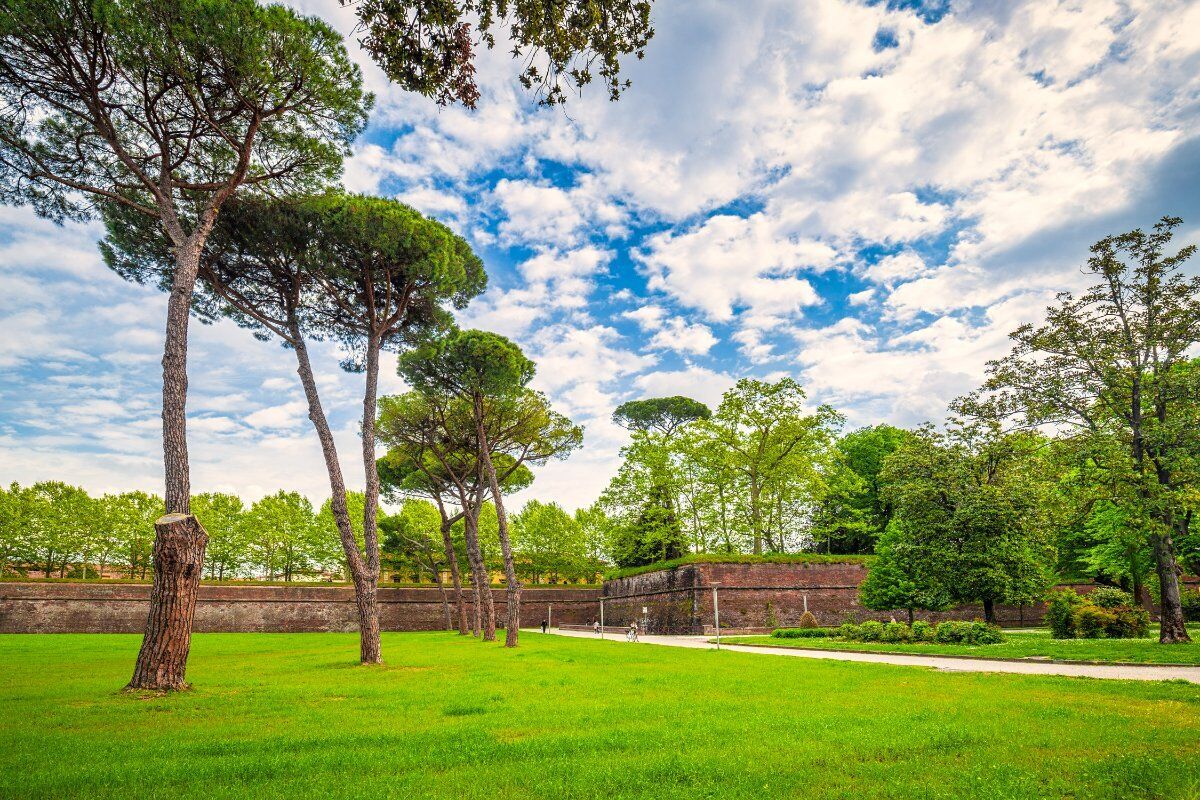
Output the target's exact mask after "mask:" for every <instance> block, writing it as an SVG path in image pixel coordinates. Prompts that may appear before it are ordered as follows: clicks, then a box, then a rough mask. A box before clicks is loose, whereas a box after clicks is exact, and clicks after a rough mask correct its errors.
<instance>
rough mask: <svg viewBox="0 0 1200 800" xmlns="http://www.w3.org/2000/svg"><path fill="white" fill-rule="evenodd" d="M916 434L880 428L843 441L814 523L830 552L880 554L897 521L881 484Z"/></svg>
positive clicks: (818, 538)
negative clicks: (878, 546)
mask: <svg viewBox="0 0 1200 800" xmlns="http://www.w3.org/2000/svg"><path fill="white" fill-rule="evenodd" d="M911 435H912V434H910V433H909V432H908V431H906V430H903V429H902V428H895V427H892V426H891V425H875V426H873V427H869V428H861V429H859V430H857V431H853V432H851V433H848V434H846V435H845V436H843V437H841V438H840V439H838V440H837V443H836V444H835V445H834V449H833V453H832V459H831V464H830V468H829V470H828V471H827V473H826V477H825V489H824V491H823V492H822V495H821V498H820V501H819V503H818V505H817V509H816V513H815V518H814V520H813V537H814V539H815V540H816V542H817V545H818V547H823V549H824V550H825V552H827V553H871V552H874V547H875V541H876V540H877V539H878V538H879V537H880V536H881V535H882V534H883V531H884V530H885V529H886V528H887V526H888V523H889V522H890V521H891V517H892V508H891V506H890V505H889V504H888V503H887V502H886V501H885V500H884V497H883V491H882V488H883V487H882V486H881V484H880V480H879V476H880V473H881V472H882V471H883V463H884V461H885V460H886V459H887V457H888V456H889V455H890V454H891V453H892V452H893V451H895V450H896V448H897V447H899V446H900V445H901V444H903V443H904V442H905V441H907V440H908V439H909V438H910V437H911ZM893 608H901V606H893Z"/></svg>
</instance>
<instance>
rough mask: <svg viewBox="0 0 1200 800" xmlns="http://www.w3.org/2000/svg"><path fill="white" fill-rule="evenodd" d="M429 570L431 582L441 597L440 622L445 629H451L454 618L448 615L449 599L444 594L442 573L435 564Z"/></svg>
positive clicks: (444, 586) (452, 628)
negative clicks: (441, 618) (442, 619)
mask: <svg viewBox="0 0 1200 800" xmlns="http://www.w3.org/2000/svg"><path fill="white" fill-rule="evenodd" d="M430 571H431V572H432V573H433V582H434V583H436V584H437V587H438V594H440V595H441V597H442V617H443V618H444V619H445V622H443V623H442V624H444V625H445V626H446V630H448V631H452V630H454V620H453V618H452V617H451V616H450V599H449V598H448V597H447V596H446V584H445V583H444V582H443V581H442V573H441V572H439V571H438V569H437V567H436V566H435V567H434V568H433V569H431V570H430ZM418 582H419V581H418Z"/></svg>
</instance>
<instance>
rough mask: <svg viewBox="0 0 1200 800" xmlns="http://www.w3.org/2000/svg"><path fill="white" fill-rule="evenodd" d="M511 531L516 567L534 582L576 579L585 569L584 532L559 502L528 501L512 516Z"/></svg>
mask: <svg viewBox="0 0 1200 800" xmlns="http://www.w3.org/2000/svg"><path fill="white" fill-rule="evenodd" d="M512 532H513V543H514V548H515V550H516V553H517V563H518V570H519V572H520V573H523V576H524V577H526V578H528V579H531V580H532V581H533V582H534V583H538V582H539V579H544V582H546V583H558V582H559V581H562V580H568V581H569V580H576V579H578V578H579V577H580V575H582V574H584V573H586V572H587V570H588V566H589V565H588V563H587V558H586V550H585V544H584V538H583V531H582V529H580V527H579V525H578V523H576V521H575V518H574V517H572V516H571V515H570V514H568V513H567V512H566V511H565V510H564V509H563V507H562V506H560V505H559V504H558V503H543V502H541V501H540V500H530V501H529V502H528V503H526V504H525V506H524V508H522V509H521V511H520V512H519V513H517V514H514V515H513V518H512ZM593 574H594V571H593Z"/></svg>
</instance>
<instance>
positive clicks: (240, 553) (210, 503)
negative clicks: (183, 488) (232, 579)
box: [192, 492, 250, 581]
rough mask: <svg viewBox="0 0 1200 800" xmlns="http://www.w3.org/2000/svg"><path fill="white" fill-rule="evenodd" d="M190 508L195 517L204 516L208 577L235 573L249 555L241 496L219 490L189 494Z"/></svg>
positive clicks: (219, 577)
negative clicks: (190, 499) (190, 495)
mask: <svg viewBox="0 0 1200 800" xmlns="http://www.w3.org/2000/svg"><path fill="white" fill-rule="evenodd" d="M192 509H193V512H194V513H195V514H196V517H197V518H198V519H203V520H204V530H205V531H206V532H207V533H208V547H207V548H206V549H205V561H206V562H207V566H208V577H209V578H216V579H217V580H219V581H222V580H225V578H226V576H227V575H228V576H233V575H236V574H237V573H238V572H239V571H240V570H241V569H242V568H243V567H245V566H246V564H247V562H248V560H249V558H250V542H249V540H248V539H247V536H246V526H245V525H244V524H243V516H244V514H245V513H246V509H245V506H243V505H242V500H241V498H239V497H237V496H236V495H232V494H222V493H220V492H208V493H205V494H198V495H196V496H195V497H193V498H192Z"/></svg>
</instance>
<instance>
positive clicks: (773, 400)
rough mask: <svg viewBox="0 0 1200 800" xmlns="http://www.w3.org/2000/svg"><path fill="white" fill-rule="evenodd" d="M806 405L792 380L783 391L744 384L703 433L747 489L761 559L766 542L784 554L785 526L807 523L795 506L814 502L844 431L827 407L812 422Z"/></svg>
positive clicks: (754, 541) (728, 397)
mask: <svg viewBox="0 0 1200 800" xmlns="http://www.w3.org/2000/svg"><path fill="white" fill-rule="evenodd" d="M805 399H806V396H805V394H804V390H803V389H801V388H800V386H799V385H798V384H797V383H796V382H795V381H793V380H792V379H790V378H783V379H781V380H779V381H778V382H776V383H765V382H763V381H758V380H753V379H750V378H743V379H742V380H740V381H738V382H737V385H736V386H735V387H734V388H733V389H731V390H729V391H728V392H726V393H725V396H724V397H723V398H722V400H721V405H720V406H719V407H718V408H717V411H716V413H715V414H713V416H712V418H711V419H710V420H707V421H705V422H703V423H699V424H698V425H697V428H696V432H697V434H698V437H699V440H700V442H701V443H702V444H704V443H708V444H709V445H710V446H711V448H712V449H719V450H720V451H722V454H723V456H724V458H723V461H724V466H725V467H727V468H728V470H729V471H731V472H732V473H734V474H735V475H737V476H738V478H739V479H740V481H741V482H742V483H743V484H744V487H745V489H744V491H745V493H746V516H747V522H748V523H749V525H748V527H749V532H750V539H751V543H752V550H753V552H754V554H755V555H758V554H761V553H762V552H763V544H764V542H766V543H767V544H768V545H770V546H773V548H774V549H776V550H783V549H784V545H785V541H786V531H785V527H784V526H785V524H786V521H787V520H789V519H797V518H799V517H800V515H801V514H800V513H798V512H800V509H797V508H793V507H792V506H793V504H794V503H796V502H797V501H799V502H801V503H803V502H804V501H805V500H806V499H807V498H810V497H812V496H813V495H814V494H815V492H814V484H815V483H816V482H817V480H819V466H820V464H821V463H822V461H823V460H824V459H825V458H826V457H827V454H828V450H829V445H830V443H831V442H832V440H833V437H834V434H835V433H836V432H837V429H838V428H839V427H840V426H841V423H842V419H841V416H840V415H839V414H838V413H837V412H835V411H834V410H833V409H831V408H829V407H828V406H820V407H819V408H818V409H817V410H816V412H815V413H813V414H805V413H804V401H805Z"/></svg>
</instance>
